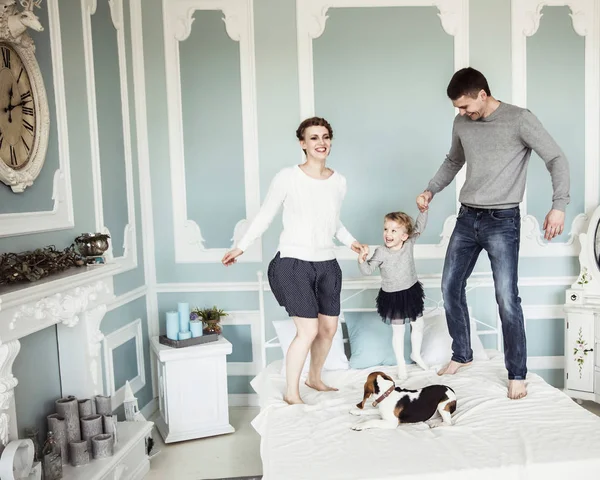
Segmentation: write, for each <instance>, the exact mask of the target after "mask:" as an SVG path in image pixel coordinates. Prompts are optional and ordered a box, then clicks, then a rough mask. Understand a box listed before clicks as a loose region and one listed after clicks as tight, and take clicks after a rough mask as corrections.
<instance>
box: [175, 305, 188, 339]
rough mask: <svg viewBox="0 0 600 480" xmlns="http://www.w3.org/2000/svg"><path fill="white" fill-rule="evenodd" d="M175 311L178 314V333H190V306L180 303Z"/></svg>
mask: <svg viewBox="0 0 600 480" xmlns="http://www.w3.org/2000/svg"><path fill="white" fill-rule="evenodd" d="M177 311H178V312H179V331H180V332H189V331H190V304H189V303H185V302H181V303H178V304H177Z"/></svg>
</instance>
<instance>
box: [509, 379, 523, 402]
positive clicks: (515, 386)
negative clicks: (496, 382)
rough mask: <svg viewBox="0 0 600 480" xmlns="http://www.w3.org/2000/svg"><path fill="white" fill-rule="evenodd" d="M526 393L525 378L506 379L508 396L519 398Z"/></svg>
mask: <svg viewBox="0 0 600 480" xmlns="http://www.w3.org/2000/svg"><path fill="white" fill-rule="evenodd" d="M526 395H527V388H526V387H525V380H509V381H508V398H511V399H512V400H519V399H520V398H523V397H525V396H526Z"/></svg>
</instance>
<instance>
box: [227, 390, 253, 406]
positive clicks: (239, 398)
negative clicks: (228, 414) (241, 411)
mask: <svg viewBox="0 0 600 480" xmlns="http://www.w3.org/2000/svg"><path fill="white" fill-rule="evenodd" d="M259 400H260V399H259V398H258V395H257V394H256V393H230V394H229V406H230V407H259V406H260V401H259Z"/></svg>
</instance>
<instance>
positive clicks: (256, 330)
mask: <svg viewBox="0 0 600 480" xmlns="http://www.w3.org/2000/svg"><path fill="white" fill-rule="evenodd" d="M228 313H229V315H228V316H226V317H224V318H223V319H222V320H221V324H222V325H224V326H227V325H250V339H251V342H252V361H251V362H227V375H247V376H254V375H258V374H259V373H260V371H261V369H262V365H263V359H262V356H263V350H262V348H261V342H260V321H261V315H260V312H259V311H258V310H234V311H231V312H228Z"/></svg>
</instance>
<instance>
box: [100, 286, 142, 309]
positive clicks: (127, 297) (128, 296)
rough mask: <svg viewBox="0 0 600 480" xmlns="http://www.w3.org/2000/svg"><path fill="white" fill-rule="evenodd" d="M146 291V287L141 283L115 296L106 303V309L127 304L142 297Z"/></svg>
mask: <svg viewBox="0 0 600 480" xmlns="http://www.w3.org/2000/svg"><path fill="white" fill-rule="evenodd" d="M147 292H148V287H147V286H146V285H142V286H141V287H138V288H134V289H133V290H129V291H128V292H126V293H124V294H122V295H119V296H118V297H115V298H114V300H113V301H111V302H110V303H109V304H108V311H109V312H110V311H112V310H116V309H118V308H120V307H122V306H123V305H127V304H128V303H131V302H133V301H135V300H137V299H138V298H142V297H143V296H144V295H146V294H147Z"/></svg>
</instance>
